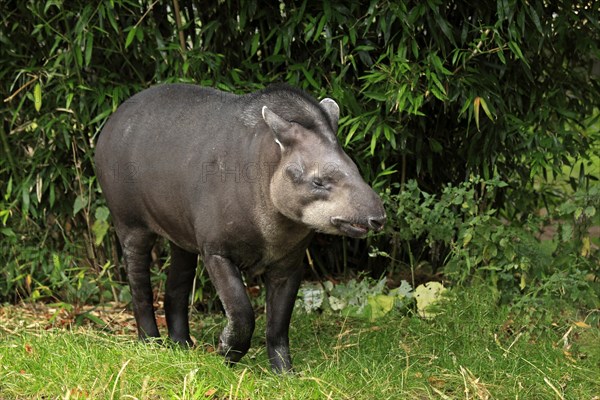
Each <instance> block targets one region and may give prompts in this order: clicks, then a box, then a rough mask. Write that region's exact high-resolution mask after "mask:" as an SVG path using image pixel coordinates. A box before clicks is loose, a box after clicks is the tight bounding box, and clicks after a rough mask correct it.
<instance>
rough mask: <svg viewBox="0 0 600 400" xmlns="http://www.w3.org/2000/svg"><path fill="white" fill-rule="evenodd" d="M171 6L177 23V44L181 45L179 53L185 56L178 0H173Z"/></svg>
mask: <svg viewBox="0 0 600 400" xmlns="http://www.w3.org/2000/svg"><path fill="white" fill-rule="evenodd" d="M173 8H174V9H175V23H176V24H177V34H178V36H179V45H180V46H181V54H183V55H184V56H185V51H186V48H185V36H184V35H183V29H182V27H181V14H180V11H179V0H173Z"/></svg>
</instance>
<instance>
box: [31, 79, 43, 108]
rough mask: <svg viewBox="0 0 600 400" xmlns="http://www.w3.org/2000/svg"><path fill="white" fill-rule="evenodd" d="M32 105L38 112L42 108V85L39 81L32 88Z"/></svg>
mask: <svg viewBox="0 0 600 400" xmlns="http://www.w3.org/2000/svg"><path fill="white" fill-rule="evenodd" d="M33 105H34V106H35V111H37V112H40V110H41V109H42V85H40V83H39V82H38V83H36V84H35V87H34V88H33Z"/></svg>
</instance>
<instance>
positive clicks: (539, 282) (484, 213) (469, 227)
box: [373, 178, 600, 307]
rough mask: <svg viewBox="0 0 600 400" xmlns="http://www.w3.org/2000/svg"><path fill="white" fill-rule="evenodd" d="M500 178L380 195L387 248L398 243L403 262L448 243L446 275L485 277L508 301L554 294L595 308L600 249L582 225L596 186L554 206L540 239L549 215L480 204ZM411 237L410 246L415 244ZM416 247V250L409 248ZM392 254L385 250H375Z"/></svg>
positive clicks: (592, 210)
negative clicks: (548, 230) (518, 216)
mask: <svg viewBox="0 0 600 400" xmlns="http://www.w3.org/2000/svg"><path fill="white" fill-rule="evenodd" d="M505 186H506V184H505V183H503V182H502V181H499V180H489V181H486V180H482V179H479V178H472V179H470V180H469V181H467V182H463V183H461V184H460V185H458V186H456V187H453V186H450V185H449V186H446V187H445V188H444V189H443V190H442V193H441V194H440V195H439V196H436V195H432V194H429V193H426V192H423V191H421V190H420V189H419V188H418V186H417V184H416V182H414V181H409V182H407V184H406V186H405V189H404V190H403V191H401V192H399V193H397V194H390V193H389V192H388V193H387V195H386V199H387V204H389V205H390V206H391V207H393V208H391V210H390V211H391V212H390V213H389V217H390V225H391V226H392V228H391V229H392V240H393V243H394V247H393V248H392V254H394V253H395V251H394V248H396V247H405V248H406V251H407V253H408V254H409V255H410V257H409V260H410V264H409V265H408V267H409V268H411V269H412V270H414V269H415V268H417V267H419V266H422V261H423V260H427V259H432V258H434V257H433V256H431V255H428V254H426V253H425V252H424V249H429V251H430V252H436V251H438V249H439V248H442V247H443V248H447V249H448V252H447V253H446V254H447V256H446V258H445V259H444V263H443V264H444V276H445V278H446V279H448V280H450V281H452V282H454V283H458V284H464V283H468V282H471V281H472V280H473V279H475V278H477V279H478V280H479V279H482V280H484V281H486V282H489V283H490V285H491V287H492V288H494V290H497V291H498V292H499V294H500V298H501V299H502V300H503V301H505V302H507V301H515V300H516V299H517V298H518V297H519V296H520V295H526V296H528V297H533V298H546V297H559V298H564V299H568V300H569V301H571V302H573V303H577V304H580V305H583V306H588V307H592V306H597V305H598V294H599V293H597V292H595V291H594V290H598V289H600V288H599V287H598V285H597V282H596V283H595V284H593V282H592V281H594V280H596V281H597V280H598V278H599V272H600V270H599V265H600V248H599V247H598V244H600V243H592V239H591V237H590V232H589V228H590V227H591V226H592V224H594V221H595V224H597V223H598V219H597V218H595V216H596V209H597V208H598V206H599V204H600V203H599V201H600V196H599V194H600V186H598V185H596V186H593V187H592V188H591V189H590V190H587V191H581V192H576V193H575V194H574V195H573V196H572V198H571V199H569V200H567V201H566V202H565V203H563V204H562V205H561V206H560V207H558V208H557V209H556V210H555V213H556V214H555V215H556V216H557V217H558V218H560V219H559V220H558V223H559V227H558V229H556V231H555V233H553V234H552V235H551V236H550V237H547V238H544V240H541V239H540V237H541V231H542V230H543V229H544V227H545V226H548V225H556V224H557V221H556V220H553V218H552V217H551V216H546V217H537V216H534V215H532V216H530V217H529V218H528V220H527V221H526V223H525V224H520V223H519V222H518V221H516V222H515V221H512V222H511V221H507V220H503V219H501V218H499V216H498V212H497V210H494V209H490V208H488V207H485V204H486V202H487V201H488V200H489V199H490V198H492V197H493V196H492V192H493V191H495V190H499V189H502V188H503V187H505ZM415 242H416V243H417V245H415ZM415 247H417V248H418V249H420V250H421V251H420V252H418V253H415V252H414V251H413V248H415ZM373 255H383V256H386V257H389V258H391V259H392V261H395V262H398V260H394V259H393V256H391V255H390V254H389V253H387V252H382V251H379V250H377V249H376V250H375V251H374V252H373Z"/></svg>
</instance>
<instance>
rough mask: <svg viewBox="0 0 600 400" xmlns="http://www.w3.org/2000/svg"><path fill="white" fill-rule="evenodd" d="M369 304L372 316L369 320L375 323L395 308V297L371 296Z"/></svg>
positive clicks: (368, 300)
mask: <svg viewBox="0 0 600 400" xmlns="http://www.w3.org/2000/svg"><path fill="white" fill-rule="evenodd" d="M367 303H368V304H369V306H370V307H371V315H370V318H369V319H370V320H371V321H374V320H376V319H378V318H381V317H383V316H384V315H386V314H387V313H389V312H390V311H391V310H392V308H394V296H387V295H384V294H378V295H375V296H369V297H368V299H367Z"/></svg>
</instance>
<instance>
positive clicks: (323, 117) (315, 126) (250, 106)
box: [239, 84, 339, 143]
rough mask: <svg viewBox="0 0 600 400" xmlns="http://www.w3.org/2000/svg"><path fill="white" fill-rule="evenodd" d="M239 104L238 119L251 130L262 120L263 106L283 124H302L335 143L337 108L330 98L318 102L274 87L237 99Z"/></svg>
mask: <svg viewBox="0 0 600 400" xmlns="http://www.w3.org/2000/svg"><path fill="white" fill-rule="evenodd" d="M239 101H240V102H242V103H243V105H242V112H241V115H240V116H241V119H242V122H243V123H244V125H246V126H247V127H254V126H256V124H258V123H261V122H262V121H263V115H262V111H263V107H265V106H266V107H268V108H269V109H270V110H272V111H274V112H275V113H277V115H279V116H280V117H281V118H283V119H285V120H286V121H289V122H294V123H297V124H299V125H302V126H303V127H304V128H305V129H307V130H311V131H313V132H315V134H318V135H322V136H323V139H325V140H327V141H329V142H332V143H336V142H337V137H336V130H337V122H338V121H337V118H338V115H339V114H338V113H339V108H338V106H337V104H336V103H335V102H334V101H333V100H331V99H324V100H323V102H321V103H319V102H317V101H316V100H315V99H313V98H312V97H311V96H309V95H308V94H306V93H305V92H303V91H301V90H299V89H296V88H293V87H291V86H288V85H285V84H277V85H272V86H269V87H268V88H266V89H264V90H262V91H260V92H256V93H251V94H248V95H245V96H241V97H240V98H239ZM331 110H333V112H332V111H331Z"/></svg>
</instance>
